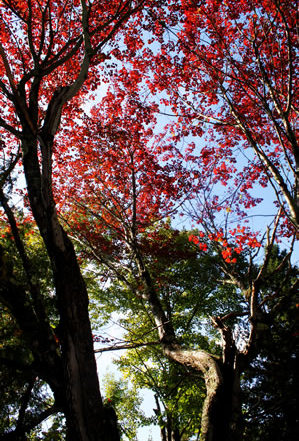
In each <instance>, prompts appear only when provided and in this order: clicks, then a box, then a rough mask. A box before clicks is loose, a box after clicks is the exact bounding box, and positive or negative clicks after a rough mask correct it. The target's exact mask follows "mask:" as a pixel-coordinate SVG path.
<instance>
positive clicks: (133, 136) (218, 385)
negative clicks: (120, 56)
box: [63, 72, 291, 440]
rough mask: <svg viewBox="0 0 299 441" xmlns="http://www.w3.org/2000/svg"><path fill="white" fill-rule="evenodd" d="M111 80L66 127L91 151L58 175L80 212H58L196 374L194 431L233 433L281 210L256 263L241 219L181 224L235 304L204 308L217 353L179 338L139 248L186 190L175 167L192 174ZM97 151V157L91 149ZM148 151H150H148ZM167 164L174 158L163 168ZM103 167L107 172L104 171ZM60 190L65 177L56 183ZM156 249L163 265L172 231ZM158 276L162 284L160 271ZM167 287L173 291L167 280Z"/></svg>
mask: <svg viewBox="0 0 299 441" xmlns="http://www.w3.org/2000/svg"><path fill="white" fill-rule="evenodd" d="M122 75H123V77H124V80H123V84H125V83H126V78H127V75H128V76H130V74H129V73H124V72H122ZM118 81H119V77H118ZM137 83H138V81H137ZM135 86H136V84H135ZM115 88H116V93H114V94H113V95H112V94H108V98H107V101H106V100H104V101H103V104H102V107H101V108H102V115H101V116H99V112H98V111H97V108H94V109H93V110H92V112H91V115H90V116H89V117H88V118H87V120H88V126H86V127H84V128H82V129H81V130H80V128H79V129H78V131H76V134H78V137H80V138H78V139H77V143H76V140H75V142H73V145H74V146H75V145H77V147H78V161H82V159H81V158H82V157H80V155H81V154H83V155H84V151H85V149H86V148H87V147H86V144H85V143H84V139H88V143H89V149H90V150H91V152H92V153H91V154H90V155H89V156H88V158H85V164H86V171H85V170H84V174H85V178H86V177H87V176H88V177H89V179H88V180H87V179H85V180H83V176H84V174H83V175H82V177H81V178H80V177H79V176H78V167H77V165H76V161H77V159H76V160H75V161H74V162H70V171H69V174H68V176H69V179H70V180H69V181H68V180H67V181H66V182H67V183H68V187H69V182H72V184H73V185H72V204H73V207H77V213H78V207H79V209H80V211H79V213H80V216H78V214H77V215H76V216H75V217H74V216H73V215H72V214H71V213H72V212H74V211H73V210H69V211H68V212H67V213H66V214H65V217H66V220H67V222H68V225H69V226H70V227H71V228H72V229H73V232H74V233H73V234H74V235H76V236H77V238H78V240H79V241H80V242H81V244H83V245H84V247H85V251H84V253H85V255H87V256H89V257H90V258H91V259H93V260H94V262H98V263H100V264H105V265H106V267H107V268H108V272H107V273H106V275H107V276H108V277H110V278H112V279H114V278H117V279H118V280H119V282H121V283H122V284H124V286H126V287H127V288H128V289H129V290H130V292H131V295H132V294H133V298H134V297H137V298H139V299H140V301H142V302H145V304H146V305H147V308H148V314H150V316H151V318H152V320H153V321H154V324H155V325H154V326H155V328H156V330H157V333H158V335H159V340H160V344H161V347H162V349H163V352H164V354H165V355H166V356H167V357H169V358H170V359H171V360H173V361H176V362H177V363H179V364H181V365H183V366H186V367H188V368H190V367H191V368H192V369H194V370H195V371H198V372H201V373H202V374H203V376H204V378H205V384H206V390H207V396H206V399H205V403H204V406H203V410H202V422H201V437H202V438H203V439H209V437H212V439H215V440H217V439H222V438H223V436H224V434H225V437H226V438H227V439H236V440H237V439H240V436H241V433H242V422H241V418H242V415H241V402H240V375H241V374H242V372H244V371H245V370H246V369H247V368H248V366H249V364H250V362H251V361H252V360H253V359H254V358H255V357H256V356H257V354H258V351H259V342H260V333H261V330H260V328H261V326H260V325H261V324H263V323H264V314H265V311H264V310H263V309H264V305H265V303H267V301H268V300H267V301H265V302H264V300H263V297H262V286H263V283H264V278H265V277H266V278H268V277H269V274H268V270H269V259H270V253H271V250H272V248H273V244H274V240H275V237H276V234H277V228H278V225H279V222H280V220H281V213H280V214H279V215H278V216H277V218H276V220H275V224H274V225H273V228H272V232H271V234H270V230H269V231H268V239H267V240H268V242H267V248H266V249H265V256H264V261H263V263H262V264H261V265H260V267H257V266H255V265H254V264H253V262H252V251H251V250H258V249H259V248H260V247H261V244H260V242H259V241H258V240H257V238H256V234H254V233H251V232H247V231H246V228H245V227H238V228H237V229H235V231H233V230H230V237H227V235H226V233H227V232H226V231H224V230H222V229H218V231H216V229H215V230H214V231H211V230H209V224H205V223H204V221H203V220H202V218H200V219H199V222H201V223H202V225H203V226H205V225H206V231H195V232H194V233H193V234H190V236H189V240H190V242H191V243H193V246H195V248H198V249H199V251H201V252H205V251H209V252H210V253H211V254H212V255H215V259H216V256H217V259H218V260H217V259H216V260H214V265H215V266H214V271H216V268H217V272H218V274H219V277H220V279H222V281H223V283H230V284H233V285H234V287H235V291H233V292H234V296H235V297H234V299H235V300H236V301H237V299H238V301H239V305H238V306H237V308H236V309H232V307H229V309H228V310H227V311H226V312H225V313H221V314H216V315H214V316H213V318H212V323H213V325H214V326H215V328H216V329H217V330H218V332H219V333H220V335H221V338H222V356H221V357H220V358H219V356H218V355H216V354H214V353H210V352H208V351H207V350H204V349H203V348H191V347H186V346H185V345H184V342H182V341H181V340H180V338H179V332H180V327H179V325H178V324H177V323H176V320H175V318H174V316H173V315H172V311H173V309H172V308H173V305H170V306H169V305H168V304H167V302H166V301H165V300H164V298H163V283H161V281H160V279H161V274H160V273H159V271H157V272H155V270H154V269H153V268H152V267H151V262H152V260H151V259H149V257H148V256H149V254H150V255H152V256H155V253H158V254H159V252H160V251H161V250H160V248H161V246H162V245H161V242H162V243H163V241H162V239H161V235H160V234H159V227H160V226H161V223H160V222H161V220H160V219H163V218H164V217H165V216H166V215H167V214H168V213H171V210H174V207H175V204H179V203H180V201H181V198H182V195H183V194H185V195H186V194H188V193H187V192H188V186H187V187H184V185H183V184H182V180H181V179H180V177H181V176H182V175H183V174H184V173H185V172H186V176H187V175H188V174H189V176H198V174H197V173H195V172H193V171H191V172H190V171H188V170H187V169H186V167H185V166H184V164H183V161H182V160H181V154H180V152H178V151H177V150H176V148H175V147H173V145H172V144H171V143H168V142H167V141H166V142H165V143H163V142H162V143H160V140H159V138H157V141H156V144H152V143H151V141H150V140H149V139H148V134H151V133H152V132H151V131H148V130H149V124H150V122H151V121H154V120H153V116H151V115H152V113H151V112H152V110H151V109H152V108H153V107H148V106H147V107H145V106H144V104H141V103H140V101H138V100H136V98H135V96H134V95H133V96H134V100H131V99H130V100H129V99H128V101H125V100H123V94H122V88H121V86H115ZM131 88H132V85H131ZM131 96H132V92H131V93H130V95H129V97H131ZM120 103H122V104H120ZM112 108H117V109H118V113H117V116H118V115H119V114H121V115H122V117H121V119H118V120H117V126H116V124H115V112H112V111H111V109H112ZM106 109H107V112H106V113H105V110H106ZM154 110H155V107H154ZM148 112H150V113H148ZM149 116H150V118H149ZM111 122H112V123H111ZM87 133H88V137H87V136H86V134H87ZM79 139H80V141H79ZM78 141H79V142H78ZM82 143H83V145H82ZM161 144H162V145H161ZM99 151H100V152H101V162H100V163H99V161H98V159H97V158H98V154H97V153H96V152H99ZM153 151H155V152H156V154H155V156H153V155H152V152H153ZM81 152H82V153H81ZM165 154H166V158H167V159H166V160H165V157H164V156H163V155H165ZM160 155H161V156H160ZM163 158H164V162H163ZM159 159H160V162H159ZM86 161H87V162H86ZM167 161H169V162H168V163H167ZM106 164H107V165H106ZM173 166H175V168H170V167H173ZM107 169H109V170H110V171H113V173H112V174H109V171H108V172H107ZM171 170H173V174H172V173H171ZM153 171H154V173H153ZM165 171H166V172H165ZM145 172H147V175H145ZM149 186H150V189H151V193H149V192H148V189H149ZM82 189H83V191H82ZM67 191H68V190H67V188H66V187H65V188H64V191H63V193H65V192H67ZM82 194H84V203H83V202H82ZM144 200H146V205H145V203H144ZM95 207H96V209H95ZM212 208H213V207H212ZM212 208H211V210H212ZM237 210H238V208H237ZM212 213H213V212H212ZM213 215H214V214H213ZM211 218H212V216H211ZM214 227H215V225H214ZM149 250H150V252H149ZM166 250H167V251H166V255H167V259H168V265H169V261H170V259H171V257H170V256H171V253H172V250H173V241H172V239H170V240H169V242H167V246H166ZM170 250H171V251H170ZM290 254H291V253H289V254H287V255H286V256H285V258H284V259H283V263H282V265H278V266H277V267H275V268H272V269H271V271H272V272H271V274H272V275H274V274H276V272H278V271H280V269H281V268H282V266H283V265H286V266H288V265H289V258H290ZM174 255H176V254H175V253H174ZM162 274H163V271H162ZM265 274H267V275H265ZM162 278H163V277H162ZM281 282H282V281H281ZM165 283H166V285H167V283H168V281H167V280H166V282H165ZM275 289H276V288H275ZM275 289H274V287H273V290H274V291H275ZM274 291H273V293H272V294H271V296H270V297H269V298H272V295H273V297H275V292H274ZM170 293H171V295H174V290H172V289H171V287H170ZM240 295H241V297H239V296H240ZM240 298H241V299H242V300H240ZM124 299H125V297H124ZM122 301H125V300H121V301H120V302H122ZM131 302H133V303H132V305H133V304H134V302H135V300H132V299H131ZM231 319H233V320H232V321H231ZM245 320H247V321H246V322H245V323H246V325H245V326H246V327H247V331H248V334H247V336H246V339H245V342H244V344H243V346H241V347H240V345H239V342H238V337H236V336H235V335H234V328H235V326H236V324H237V323H240V326H241V323H242V322H243V323H244V321H245ZM230 321H231V322H230Z"/></svg>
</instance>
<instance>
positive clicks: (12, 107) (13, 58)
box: [0, 0, 143, 440]
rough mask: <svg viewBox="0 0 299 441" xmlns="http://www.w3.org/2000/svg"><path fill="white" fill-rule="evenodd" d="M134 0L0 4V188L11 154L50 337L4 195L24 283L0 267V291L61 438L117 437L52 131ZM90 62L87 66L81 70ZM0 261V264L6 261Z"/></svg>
mask: <svg viewBox="0 0 299 441" xmlns="http://www.w3.org/2000/svg"><path fill="white" fill-rule="evenodd" d="M142 4H143V1H140V2H131V1H122V2H111V1H109V2H100V3H99V2H92V3H87V2H85V1H84V0H82V1H71V2H65V1H58V2H52V1H42V2H38V1H32V0H27V1H23V0H5V1H3V2H1V6H0V14H1V25H0V27H1V30H0V39H1V40H0V66H1V72H2V78H1V81H0V94H1V95H0V101H1V109H2V114H1V117H0V127H1V147H2V149H1V150H2V152H1V154H2V158H1V160H2V164H1V167H2V172H3V173H2V175H1V191H2V188H3V185H4V184H5V182H6V180H7V179H8V178H9V176H10V175H11V172H12V169H13V167H14V166H15V165H16V163H17V161H18V159H20V161H21V164H22V167H23V173H24V177H25V180H26V191H27V197H28V202H29V206H30V210H31V212H32V215H33V218H34V220H35V222H36V224H37V226H38V228H39V231H40V234H41V236H42V238H43V241H44V243H45V246H46V249H47V254H48V256H49V260H50V263H51V268H52V271H53V280H54V286H55V295H56V299H57V308H58V311H59V318H60V323H59V345H58V343H56V342H55V337H54V334H53V331H52V329H51V327H50V323H49V318H48V317H47V314H46V311H45V308H44V305H43V301H42V295H41V293H40V288H39V286H38V284H37V283H36V282H35V281H33V278H32V277H33V276H32V272H31V268H30V265H31V264H30V259H28V257H27V256H26V252H25V250H24V247H23V246H22V242H21V241H20V240H19V238H18V236H17V234H18V233H17V229H16V228H15V225H13V220H12V216H9V214H8V211H9V210H10V208H9V206H8V204H7V201H6V202H5V201H4V205H3V203H2V205H3V208H4V211H5V212H6V215H7V217H8V221H9V224H10V226H11V229H12V233H13V236H14V240H15V242H16V244H17V249H18V252H19V254H20V256H21V258H22V260H23V265H24V269H25V271H26V276H27V283H26V286H25V285H24V286H17V285H16V284H15V283H14V281H12V280H11V274H8V276H9V277H5V278H4V279H3V285H2V287H1V299H2V301H3V302H4V303H7V304H8V306H9V308H10V310H11V312H12V314H13V315H14V317H15V318H16V320H17V321H18V324H19V326H20V328H21V329H22V330H23V331H24V333H25V334H27V336H28V344H29V346H30V349H31V350H32V353H33V354H34V358H35V361H36V362H37V364H39V375H40V377H41V378H44V379H45V380H46V381H47V382H48V384H49V385H50V386H51V388H52V390H53V392H54V396H55V402H56V404H57V406H58V407H59V408H60V409H62V411H63V412H64V414H65V416H66V421H67V430H68V434H67V436H68V439H72V440H77V439H78V440H79V439H80V440H100V439H108V438H109V440H111V439H118V434H117V429H116V425H115V421H114V419H112V420H111V418H109V416H108V415H106V413H105V409H104V407H103V405H102V401H101V396H100V392H99V385H98V378H97V371H96V364H95V360H94V354H93V342H92V335H91V329H90V322H89V316H88V295H87V291H86V287H85V284H84V281H83V278H82V275H81V273H80V268H79V265H78V262H77V259H76V255H75V252H74V248H73V245H72V243H71V241H70V239H69V238H68V236H67V234H66V233H65V231H64V229H63V228H62V226H61V224H60V222H59V219H58V216H57V212H56V208H55V201H54V197H53V188H52V162H53V149H55V135H56V134H57V132H58V130H59V126H60V124H61V122H63V123H64V124H71V120H70V118H69V117H68V116H67V115H70V113H71V112H73V113H75V112H79V106H80V103H81V102H82V96H83V95H82V94H84V93H85V94H86V93H87V92H88V91H89V90H90V89H91V88H95V87H96V86H97V83H96V80H95V78H96V76H97V75H98V74H99V73H100V70H101V69H100V64H101V62H102V61H103V60H104V59H105V57H106V55H105V52H104V47H105V46H106V45H107V44H108V43H109V42H112V40H113V38H114V36H115V34H116V33H117V32H118V31H119V30H120V28H121V26H122V25H123V24H124V23H125V22H126V21H127V20H128V19H129V18H130V17H131V16H132V15H133V14H134V13H135V12H136V11H137V10H138V9H139V8H140V7H141V6H142ZM89 71H90V72H91V73H92V75H91V76H90V77H89V79H88V80H87V77H88V72H89ZM80 91H81V92H82V93H81V98H80V96H79V95H78V93H79V92H80ZM75 96H76V98H75V99H74V97H75ZM65 110H67V112H65ZM78 114H79V113H78ZM9 157H11V158H12V160H11V161H10V160H9V159H8V158H9ZM1 268H2V269H1V271H2V274H3V272H4V271H5V267H4V266H3V265H2V267H1ZM30 319H31V323H30V325H29V320H30ZM25 322H26V323H25ZM29 336H30V337H29ZM59 348H61V355H59V356H58V354H57V351H59V350H60V349H59Z"/></svg>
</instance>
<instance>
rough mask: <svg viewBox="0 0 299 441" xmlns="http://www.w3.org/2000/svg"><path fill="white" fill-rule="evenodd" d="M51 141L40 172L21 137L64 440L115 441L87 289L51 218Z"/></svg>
mask: <svg viewBox="0 0 299 441" xmlns="http://www.w3.org/2000/svg"><path fill="white" fill-rule="evenodd" d="M52 142H53V139H52V140H50V142H49V144H48V145H46V149H45V147H44V151H43V160H42V172H41V170H40V164H39V160H38V154H37V139H36V138H34V137H32V136H28V138H26V137H24V141H23V166H24V171H25V177H26V182H27V189H28V196H29V200H30V206H31V209H32V212H33V215H34V218H35V221H36V223H37V226H38V228H39V230H40V232H41V235H42V238H43V240H44V242H45V245H46V248H47V251H48V255H49V258H50V261H51V264H52V268H53V275H54V284H55V289H56V296H57V307H58V311H59V316H60V324H59V335H58V337H59V339H60V343H61V351H62V360H63V366H64V385H65V395H66V397H67V405H66V409H65V416H66V423H67V431H68V434H67V439H68V440H69V441H77V440H78V441H117V440H119V435H118V429H117V422H116V418H111V415H110V414H108V413H107V412H106V410H105V409H104V407H103V404H102V400H101V395H100V390H99V382H98V376H97V367H96V362H95V358H94V351H93V340H92V333H91V326H90V321H89V313H88V294H87V290H86V287H85V283H84V281H83V278H82V275H81V272H80V268H79V265H78V262H77V259H76V254H75V251H74V248H73V245H72V243H71V241H70V240H69V238H68V236H67V234H66V233H65V232H64V230H63V228H62V227H61V225H60V223H59V221H58V217H57V214H56V209H55V203H54V199H53V194H52V183H51V175H52V172H51V149H52V145H51V143H52Z"/></svg>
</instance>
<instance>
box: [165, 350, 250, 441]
mask: <svg viewBox="0 0 299 441" xmlns="http://www.w3.org/2000/svg"><path fill="white" fill-rule="evenodd" d="M164 351H165V354H166V355H167V356H168V357H169V358H171V359H172V360H175V361H177V362H178V363H180V364H182V365H184V366H188V367H190V368H192V369H194V370H197V371H199V372H201V373H203V375H204V379H205V384H206V391H207V396H206V399H205V401H204V405H203V409H202V420H201V436H200V439H201V441H224V440H225V441H240V440H241V437H242V424H241V406H240V397H239V389H240V377H239V374H238V371H235V370H234V369H231V368H230V367H228V366H225V365H223V363H222V361H221V360H217V359H216V357H213V356H212V355H210V354H208V353H206V352H204V351H201V350H197V351H191V350H190V351H189V350H182V349H180V348H179V346H176V347H174V346H173V347H172V348H169V347H167V346H165V347H164Z"/></svg>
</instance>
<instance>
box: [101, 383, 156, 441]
mask: <svg viewBox="0 0 299 441" xmlns="http://www.w3.org/2000/svg"><path fill="white" fill-rule="evenodd" d="M103 381H104V395H105V400H104V403H105V405H106V406H112V407H113V408H114V409H115V411H116V413H117V417H118V424H119V428H120V432H121V437H122V438H121V439H122V440H129V441H136V440H137V437H136V434H137V429H138V428H139V427H141V426H145V425H147V424H150V420H149V419H147V418H146V417H145V415H144V413H143V412H142V411H141V410H140V405H141V403H142V399H141V397H140V395H139V392H138V388H136V386H135V385H133V386H131V387H130V386H129V383H128V382H127V381H125V380H123V379H116V378H115V377H114V376H113V375H111V374H107V375H106V376H105V377H104V380H103Z"/></svg>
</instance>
